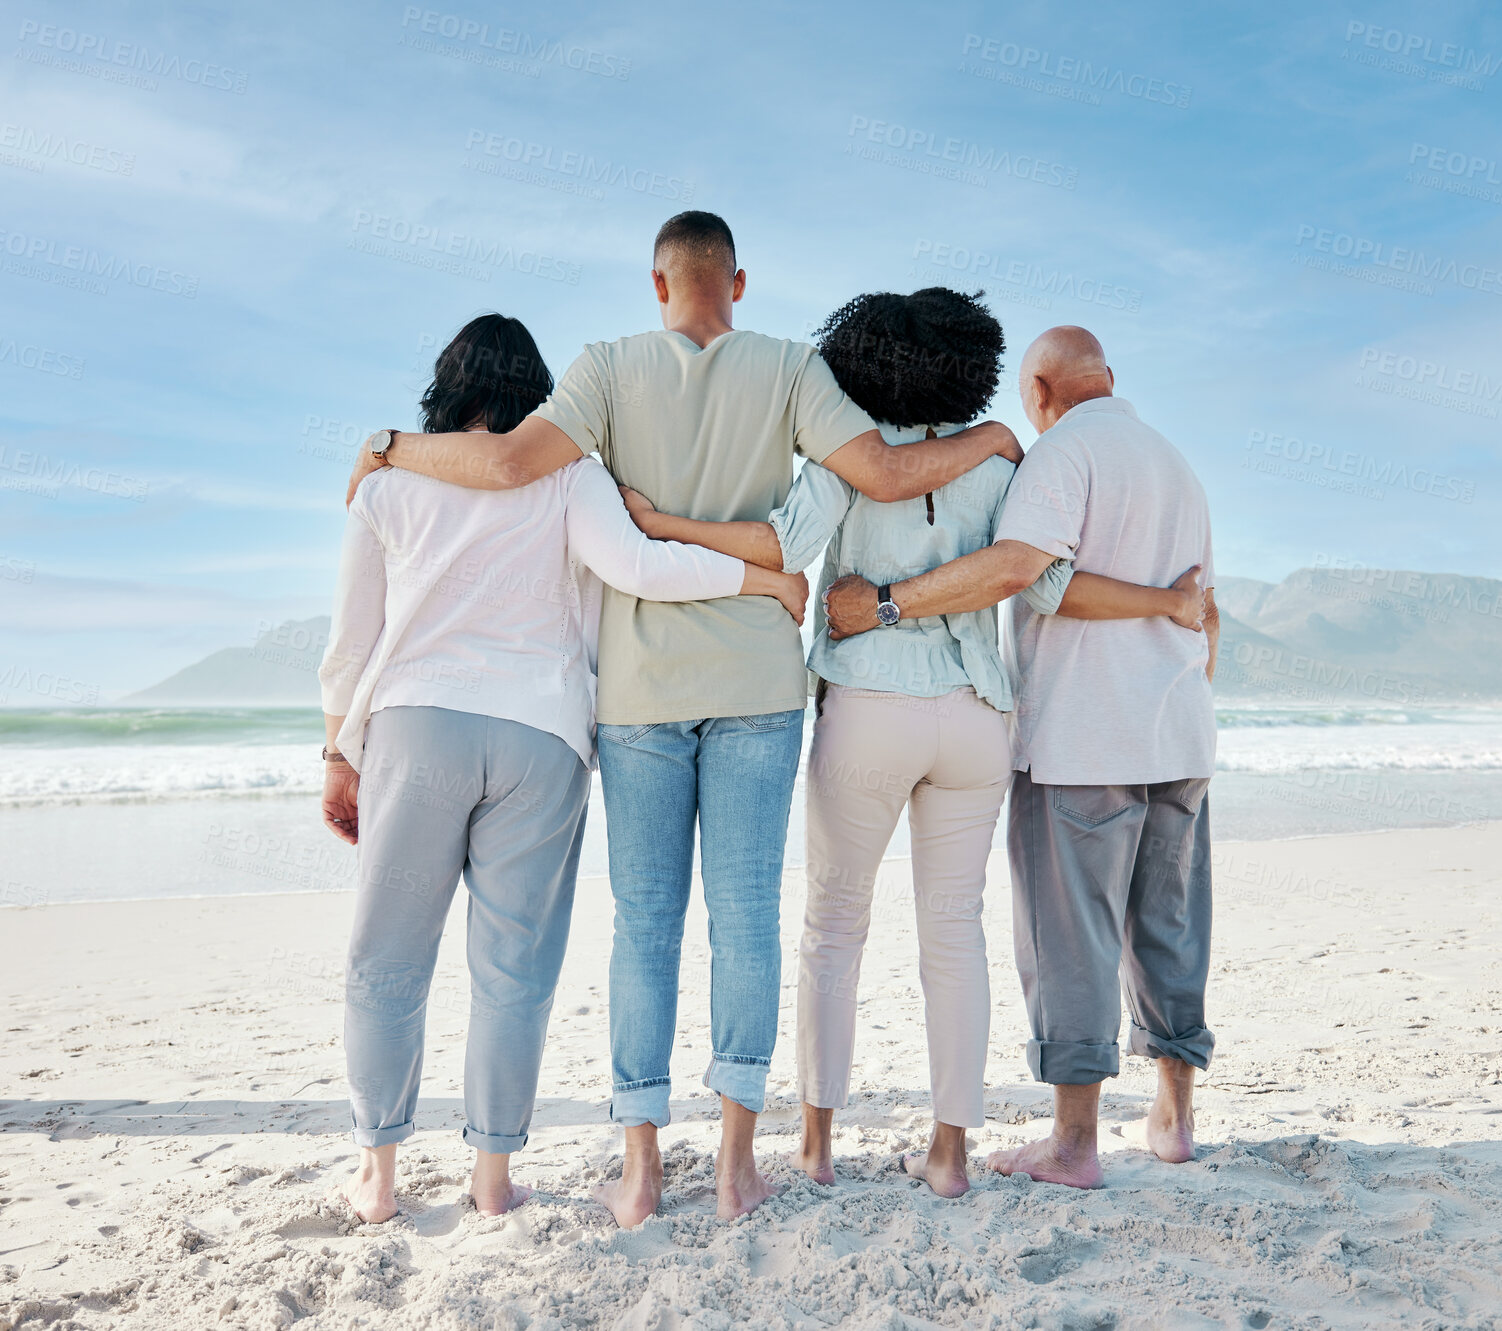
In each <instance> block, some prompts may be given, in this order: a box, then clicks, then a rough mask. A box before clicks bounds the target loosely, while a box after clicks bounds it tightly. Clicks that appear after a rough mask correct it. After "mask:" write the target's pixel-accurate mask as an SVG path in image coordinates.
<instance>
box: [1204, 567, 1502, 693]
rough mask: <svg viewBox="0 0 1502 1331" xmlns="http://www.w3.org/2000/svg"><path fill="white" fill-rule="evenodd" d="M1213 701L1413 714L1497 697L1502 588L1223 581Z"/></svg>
mask: <svg viewBox="0 0 1502 1331" xmlns="http://www.w3.org/2000/svg"><path fill="white" fill-rule="evenodd" d="M1216 601H1217V603H1218V604H1219V605H1220V606H1221V609H1222V616H1221V617H1222V621H1223V630H1222V644H1221V654H1220V661H1221V664H1220V666H1219V668H1218V669H1217V672H1216V678H1215V685H1216V692H1217V693H1221V694H1226V695H1233V696H1247V695H1251V696H1258V697H1272V698H1277V697H1282V698H1286V699H1287V700H1288V701H1290V702H1299V701H1305V702H1321V701H1329V702H1361V701H1366V702H1370V703H1376V704H1388V705H1396V706H1410V705H1415V704H1421V703H1424V702H1439V701H1449V702H1457V701H1462V700H1465V699H1480V698H1497V697H1502V582H1498V581H1496V580H1494V579H1492V578H1467V577H1461V576H1459V575H1456V574H1447V573H1408V572H1394V571H1388V570H1380V569H1333V568H1304V569H1299V570H1298V571H1297V572H1295V573H1291V574H1289V576H1288V577H1286V578H1284V579H1283V581H1282V582H1279V583H1270V582H1259V581H1257V580H1256V579H1253V578H1223V579H1220V580H1219V581H1218V583H1217V586H1216Z"/></svg>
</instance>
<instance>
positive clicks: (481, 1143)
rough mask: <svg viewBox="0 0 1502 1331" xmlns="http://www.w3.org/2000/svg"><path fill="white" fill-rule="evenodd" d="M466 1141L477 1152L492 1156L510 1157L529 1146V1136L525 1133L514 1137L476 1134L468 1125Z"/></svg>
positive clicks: (465, 1133) (465, 1130)
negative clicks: (513, 1152) (514, 1152)
mask: <svg viewBox="0 0 1502 1331" xmlns="http://www.w3.org/2000/svg"><path fill="white" fill-rule="evenodd" d="M464 1140H465V1141H466V1142H467V1143H468V1144H469V1145H470V1146H473V1147H474V1148H475V1150H477V1151H485V1152H487V1153H488V1154H490V1155H510V1154H511V1152H512V1151H519V1150H521V1148H522V1147H523V1146H525V1145H526V1144H527V1134H526V1133H525V1132H523V1133H519V1134H516V1135H513V1136H501V1135H498V1134H496V1133H484V1132H476V1131H475V1130H474V1129H473V1128H472V1127H469V1126H468V1125H467V1124H466V1125H465V1128H464Z"/></svg>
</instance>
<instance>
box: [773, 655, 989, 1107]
mask: <svg viewBox="0 0 1502 1331" xmlns="http://www.w3.org/2000/svg"><path fill="white" fill-rule="evenodd" d="M1011 775H1012V760H1011V749H1010V743H1009V740H1008V735H1007V729H1006V723H1005V719H1004V718H1003V716H1002V714H1001V713H1000V712H998V711H997V710H996V709H995V708H993V707H991V706H989V705H988V704H986V703H984V702H982V701H981V700H980V699H979V698H978V697H977V696H976V694H975V691H974V690H973V689H962V690H959V691H958V692H955V693H950V694H946V695H945V696H944V697H942V698H914V697H910V696H908V695H907V694H902V693H876V692H871V691H868V690H865V689H850V688H843V687H840V686H838V685H831V686H830V687H829V691H828V695H827V697H826V698H825V700H824V706H823V714H822V715H821V716H820V717H819V719H818V720H817V721H816V722H815V724H814V738H813V747H812V749H811V750H810V752H809V758H808V907H807V911H806V913H805V915H804V920H803V942H802V945H801V948H800V956H799V974H798V1082H799V1090H800V1094H801V1095H802V1097H803V1099H804V1101H805V1102H807V1103H808V1104H811V1105H815V1106H817V1107H819V1108H823V1109H839V1108H842V1107H843V1106H844V1104H845V1102H846V1099H847V1098H848V1096H849V1092H850V1068H851V1063H852V1060H853V1057H854V1051H855V995H856V985H857V982H858V981H859V978H860V966H861V952H862V949H863V948H864V947H865V943H866V934H867V931H868V930H869V929H870V925H871V899H872V892H873V888H874V884H875V881H876V872H877V868H878V866H879V865H880V863H881V857H882V855H883V854H884V853H885V852H886V849H887V843H888V842H889V841H890V840H891V837H892V831H893V829H894V828H895V827H896V825H897V819H898V816H899V815H900V814H901V812H902V809H903V806H904V805H906V806H907V809H908V824H909V826H910V828H911V830H912V844H913V895H914V898H915V902H916V906H917V915H918V969H919V977H920V979H921V980H922V983H923V1000H924V1018H925V1022H926V1025H927V1028H928V1070H929V1083H930V1086H931V1087H932V1091H933V1111H934V1117H935V1118H936V1119H937V1120H938V1121H939V1122H941V1123H948V1124H952V1125H954V1126H956V1127H963V1128H978V1127H981V1126H982V1125H983V1124H984V1122H985V1113H984V1109H983V1089H984V1080H985V1070H986V1041H987V1038H988V1037H989V1035H990V1031H991V986H990V980H989V977H988V975H987V970H986V939H985V933H984V931H983V929H982V926H981V896H982V893H983V892H984V890H985V885H986V857H987V856H988V855H989V854H990V852H991V837H992V835H993V833H994V832H995V830H996V820H997V818H998V816H999V814H1000V812H1001V802H1002V798H1003V796H1004V795H1005V794H1006V791H1007V784H1008V782H1009V780H1010V778H1011Z"/></svg>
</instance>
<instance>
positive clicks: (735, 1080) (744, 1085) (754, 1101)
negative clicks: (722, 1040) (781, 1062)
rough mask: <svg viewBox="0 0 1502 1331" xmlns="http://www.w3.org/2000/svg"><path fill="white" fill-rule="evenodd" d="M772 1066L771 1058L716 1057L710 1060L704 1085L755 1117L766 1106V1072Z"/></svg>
mask: <svg viewBox="0 0 1502 1331" xmlns="http://www.w3.org/2000/svg"><path fill="white" fill-rule="evenodd" d="M771 1066H772V1061H771V1060H770V1059H762V1058H744V1057H737V1056H736V1055H734V1054H716V1055H715V1056H714V1057H713V1058H711V1059H710V1060H709V1067H708V1068H707V1069H706V1070H705V1073H704V1084H705V1085H706V1086H707V1087H709V1089H710V1090H712V1091H716V1092H718V1093H719V1094H720V1095H724V1096H728V1097H729V1098H730V1099H732V1100H734V1101H735V1102H736V1104H738V1105H741V1106H742V1107H744V1108H746V1109H749V1110H750V1111H751V1112H752V1113H753V1114H759V1113H761V1111H762V1110H763V1109H765V1108H766V1105H767V1071H768V1069H769V1068H770V1067H771Z"/></svg>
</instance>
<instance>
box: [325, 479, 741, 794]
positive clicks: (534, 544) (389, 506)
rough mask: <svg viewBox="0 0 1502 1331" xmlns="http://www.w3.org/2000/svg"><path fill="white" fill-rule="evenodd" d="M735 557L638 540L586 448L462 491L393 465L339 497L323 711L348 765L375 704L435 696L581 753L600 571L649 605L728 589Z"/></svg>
mask: <svg viewBox="0 0 1502 1331" xmlns="http://www.w3.org/2000/svg"><path fill="white" fill-rule="evenodd" d="M745 572H746V566H745V565H744V564H743V563H742V562H741V561H740V560H739V559H732V558H731V557H730V556H728V555H722V554H719V553H717V552H716V551H713V550H705V549H701V548H700V547H698V546H693V545H681V544H679V543H678V542H676V541H652V540H648V539H647V538H646V537H645V536H643V535H642V534H641V532H640V531H639V530H638V529H637V527H636V524H635V523H633V522H632V521H631V517H630V515H629V514H628V513H627V512H626V506H625V504H624V503H623V502H622V501H621V496H620V491H619V490H617V489H616V485H615V482H614V481H613V480H612V479H611V476H610V473H609V472H607V471H606V470H605V468H604V467H603V466H602V465H601V464H600V463H599V462H598V461H596V460H595V459H594V458H581V459H580V460H579V461H578V462H574V463H571V464H570V465H569V466H567V467H564V468H562V469H560V470H559V471H556V472H554V473H552V474H551V475H549V476H546V477H544V478H543V479H542V480H539V481H534V482H533V483H532V484H531V485H528V486H525V487H523V488H522V489H519V490H470V489H467V488H465V487H463V486H458V485H450V484H448V483H447V482H444V481H435V480H431V479H429V478H428V477H426V476H419V475H416V474H414V473H412V472H408V471H402V470H400V469H398V468H395V467H387V468H383V469H382V470H380V471H377V472H374V473H372V474H371V475H369V476H367V477H366V478H365V480H364V481H363V482H362V483H361V485H360V488H359V490H358V491H357V492H356V494H355V501H354V503H353V504H351V505H350V510H349V520H348V523H347V525H346V527H345V532H344V551H343V556H342V559H341V562H340V568H339V584H338V589H337V591H336V594H335V600H334V615H333V625H332V627H331V629H330V631H329V645H328V650H327V651H326V652H325V653H324V658H323V664H322V665H321V666H320V667H319V671H318V677H319V680H320V682H321V684H322V686H323V710H324V711H325V712H327V713H328V714H329V715H331V716H340V715H343V716H344V718H345V721H344V725H343V727H342V728H341V729H340V731H339V739H338V743H339V749H340V752H341V753H343V754H344V755H345V757H347V758H348V759H349V761H350V763H351V764H352V765H353V766H354V767H355V768H356V769H357V770H358V769H359V767H360V762H361V756H362V754H363V752H364V747H365V728H366V724H367V722H368V721H369V720H370V716H371V714H372V713H373V712H377V711H379V710H380V709H381V708H383V707H446V708H449V709H450V710H453V711H460V712H474V713H478V714H479V715H482V716H494V717H500V718H502V719H505V720H509V721H519V722H521V723H522V724H524V725H529V726H534V727H535V728H537V729H538V730H545V731H547V732H549V733H550V734H554V735H557V736H558V737H559V738H560V739H562V740H564V741H565V742H566V743H567V744H568V745H569V746H570V747H571V748H573V749H574V751H575V752H576V753H578V755H579V756H580V758H582V759H583V760H584V762H585V763H586V764H587V765H589V766H591V767H593V766H594V758H595V744H594V733H595V721H594V716H595V670H596V662H597V660H598V649H599V625H600V600H601V588H602V583H601V580H602V579H603V580H604V581H605V582H608V583H609V584H610V585H611V586H612V587H615V588H618V589H619V590H620V591H623V592H625V593H627V594H628V595H630V596H637V597H640V598H642V599H643V600H650V601H696V600H709V599H712V598H715V597H721V596H735V595H737V594H738V593H739V592H740V589H741V584H742V582H743V580H744V578H745Z"/></svg>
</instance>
